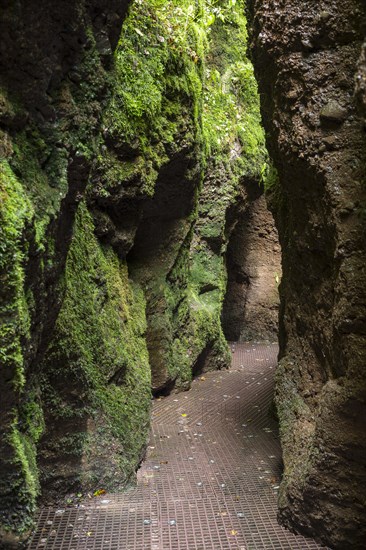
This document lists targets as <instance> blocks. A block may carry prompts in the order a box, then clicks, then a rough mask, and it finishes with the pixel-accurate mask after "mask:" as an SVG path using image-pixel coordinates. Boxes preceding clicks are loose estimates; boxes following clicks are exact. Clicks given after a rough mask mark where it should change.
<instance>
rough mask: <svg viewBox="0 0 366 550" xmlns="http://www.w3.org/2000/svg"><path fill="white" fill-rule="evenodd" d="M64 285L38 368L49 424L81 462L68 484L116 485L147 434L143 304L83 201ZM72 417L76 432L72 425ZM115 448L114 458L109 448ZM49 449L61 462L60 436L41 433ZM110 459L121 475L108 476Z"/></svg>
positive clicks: (133, 461)
mask: <svg viewBox="0 0 366 550" xmlns="http://www.w3.org/2000/svg"><path fill="white" fill-rule="evenodd" d="M65 286H66V294H65V299H64V302H63V306H62V308H61V311H60V314H59V317H58V320H57V324H56V329H55V337H54V339H53V342H52V344H51V346H50V348H49V350H48V352H47V356H46V358H45V361H44V365H43V370H44V379H43V400H44V402H45V404H46V409H47V425H49V426H53V427H56V430H58V431H59V430H63V428H62V426H65V427H67V428H66V432H65V434H64V436H63V437H68V438H69V440H68V442H64V444H63V446H62V447H63V448H64V449H65V452H66V453H67V454H68V455H73V456H74V457H75V458H77V457H83V465H84V466H83V467H80V468H78V469H77V470H76V471H75V474H74V475H75V477H76V479H75V480H74V481H76V482H77V483H79V484H80V485H82V486H84V488H85V487H90V486H91V488H92V486H93V484H95V483H98V482H99V483H100V482H101V481H103V485H104V486H105V487H107V486H115V485H116V484H117V483H118V482H120V483H122V482H125V481H126V480H127V479H128V478H129V477H130V476H131V475H132V473H133V472H134V470H135V468H136V466H137V464H138V462H139V460H140V457H141V449H142V448H143V446H144V443H145V441H146V437H147V431H148V424H149V407H150V371H149V364H148V354H147V350H146V344H145V342H144V339H143V335H144V332H145V330H146V320H145V304H144V298H143V294H142V292H141V290H140V289H138V288H136V287H134V286H133V285H131V284H130V282H129V280H128V273H127V267H126V265H125V264H123V263H121V262H120V260H119V259H118V257H117V256H116V254H115V253H114V252H113V250H112V249H110V248H108V247H106V248H102V247H101V246H100V244H99V243H98V241H97V239H96V238H95V236H94V234H93V223H92V220H91V217H90V215H89V214H88V212H87V210H86V208H85V205H84V204H81V206H80V207H79V211H78V214H77V220H76V226H75V234H74V238H73V241H72V244H71V247H70V251H69V254H68V259H67V265H66V272H65ZM72 419H75V424H74V425H75V430H74V429H73V428H70V426H71V425H72V424H71V423H70V421H71V420H72ZM80 426H83V429H84V430H85V431H84V436H83V437H81V436H82V433H83V432H80ZM66 443H67V444H66ZM113 446H114V447H115V449H116V448H117V449H119V454H118V452H116V450H114V451H111V448H113ZM50 448H53V450H52V452H53V453H54V454H55V455H57V453H61V457H59V458H60V459H62V453H63V451H62V448H60V446H59V442H58V438H53V435H52V433H50V432H47V450H48V451H47V452H49V450H50ZM108 450H109V451H110V452H109V455H110V456H109V457H108V458H106V457H105V456H104V454H105V453H106V452H107V451H108ZM107 454H108V452H107ZM102 457H103V458H102ZM102 461H103V463H102ZM114 461H116V463H118V464H119V470H118V471H115V469H110V471H109V465H110V463H111V462H114ZM46 475H49V476H51V475H52V473H51V472H48V473H46Z"/></svg>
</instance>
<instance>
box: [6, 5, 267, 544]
mask: <svg viewBox="0 0 366 550" xmlns="http://www.w3.org/2000/svg"><path fill="white" fill-rule="evenodd" d="M126 10H127V2H121V1H118V2H117V1H115V0H108V1H107V0H104V1H103V2H83V1H82V0H74V1H73V2H67V3H66V2H47V3H46V2H33V1H30V2H29V1H27V2H17V3H16V4H14V3H12V2H2V22H1V29H0V31H1V36H2V41H1V48H2V50H1V96H0V132H1V134H0V135H1V165H0V166H1V168H0V169H1V173H0V196H1V203H0V240H1V258H0V277H1V281H2V284H1V289H0V300H1V305H0V315H1V333H0V337H1V343H0V349H1V361H2V366H1V370H0V380H1V388H2V399H1V413H0V414H1V416H0V429H1V444H0V445H1V446H0V467H1V472H2V475H1V480H0V495H1V498H0V524H1V528H0V539H1V542H0V544H2V545H3V546H5V545H11V544H14V545H16V544H17V543H18V542H19V541H20V540H21V539H23V538H25V537H26V536H27V533H28V532H29V530H30V528H31V527H32V516H33V514H34V511H35V508H36V504H37V499H38V497H39V495H40V494H41V493H42V495H43V498H44V499H47V500H48V501H54V500H55V499H57V498H60V497H62V495H64V494H68V493H70V491H72V492H73V493H74V494H75V493H78V492H80V493H83V492H85V491H91V492H93V491H94V490H96V489H100V488H103V489H112V490H113V489H114V488H117V487H121V486H124V485H125V484H126V483H127V482H128V481H129V480H130V479H131V478H132V477H133V475H134V471H135V469H136V468H137V466H138V464H139V461H140V460H141V458H142V456H143V452H144V446H145V443H146V438H147V433H148V428H149V409H150V398H151V388H152V390H153V391H155V392H157V393H159V392H162V391H169V390H171V389H172V388H173V387H174V386H175V387H176V388H177V389H179V388H183V389H184V388H187V387H189V384H190V381H191V379H192V375H194V373H196V372H198V371H199V370H201V369H203V368H217V367H219V368H221V367H224V366H225V365H227V363H228V360H229V353H228V349H227V345H226V342H225V339H224V335H223V332H222V329H221V323H220V315H221V309H222V301H223V298H224V293H225V286H226V271H225V250H226V246H227V242H228V239H229V237H230V231H231V228H232V227H234V224H233V223H231V222H232V220H231V214H230V212H231V210H230V209H231V207H232V205H233V204H234V203H235V201H236V200H237V197H238V196H239V195H240V193H241V191H240V189H241V187H242V185H243V183H244V180H245V179H248V178H249V179H251V180H253V181H259V179H260V174H261V173H262V172H263V168H264V166H265V163H266V152H265V147H264V136H263V131H262V129H261V126H260V114H259V103H258V97H257V88H256V82H255V79H254V76H253V71H252V67H251V64H250V63H249V61H248V60H247V58H246V57H245V50H246V39H247V36H246V21H245V18H244V16H243V12H244V9H243V5H242V2H241V1H238V2H237V3H236V4H234V3H231V4H230V5H227V3H226V2H220V3H218V4H217V5H215V6H214V7H213V6H212V4H211V3H210V2H206V1H203V0H202V1H200V2H197V3H196V4H195V5H192V4H191V3H190V2H189V1H188V0H187V1H183V2H180V3H179V6H176V5H175V4H174V3H171V2H168V1H166V2H165V1H163V2H161V1H159V2H156V1H155V0H149V1H147V2H138V1H136V2H134V3H132V4H131V6H130V10H129V12H128V14H127V15H126ZM122 23H123V24H122ZM229 214H230V215H229ZM229 218H230V220H231V221H230V223H229V221H228V220H229Z"/></svg>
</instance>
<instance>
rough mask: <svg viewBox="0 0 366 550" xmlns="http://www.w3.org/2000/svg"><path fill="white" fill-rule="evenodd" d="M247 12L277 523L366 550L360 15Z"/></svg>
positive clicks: (292, 8) (360, 8) (285, 7)
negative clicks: (271, 286)
mask: <svg viewBox="0 0 366 550" xmlns="http://www.w3.org/2000/svg"><path fill="white" fill-rule="evenodd" d="M251 7H252V13H253V22H252V23H253V24H252V38H253V49H252V52H253V59H254V64H255V69H256V73H257V77H258V80H259V87H260V92H261V99H262V115H263V121H264V124H265V127H266V130H267V143H268V147H269V151H270V155H271V157H272V159H273V162H274V164H275V167H276V169H277V171H278V173H277V176H274V177H273V185H272V187H271V191H270V201H271V205H272V209H273V211H274V214H275V219H276V224H277V227H278V230H279V236H280V242H281V246H282V253H283V280H282V283H281V287H280V295H281V309H280V311H281V316H280V364H279V369H278V373H277V386H276V395H277V397H276V402H277V407H278V411H279V417H280V425H281V439H282V444H283V451H284V464H285V471H284V480H283V483H282V486H281V490H280V499H279V503H280V519H281V521H282V522H283V523H284V524H285V525H287V526H290V527H291V528H292V529H295V530H298V531H300V532H302V533H308V534H309V533H316V534H317V536H318V538H319V539H320V540H323V541H325V542H326V543H328V544H329V545H330V546H331V547H332V548H337V549H345V548H350V547H352V548H359V549H360V548H363V547H364V541H365V539H366V533H365V524H364V518H365V500H364V494H365V487H366V478H365V465H366V464H365V460H366V448H365V443H364V442H365V425H364V423H362V422H361V421H360V419H361V418H365V414H366V380H365V369H364V364H365V359H366V356H365V353H366V348H365V334H366V330H365V327H366V325H365V318H366V309H365V288H366V284H365V279H366V273H365V265H366V257H365V248H366V247H365V242H366V241H365V224H364V212H365V205H366V191H365V190H366V188H365V132H364V46H363V45H362V44H363V40H364V21H365V11H364V4H363V3H361V2H357V1H353V0H349V1H347V2H342V3H341V2H337V1H322V2H320V4H317V6H316V8H315V6H314V5H313V4H312V3H311V2H298V3H296V2H289V1H275V2H271V3H270V2H267V1H266V0H257V1H256V2H252V3H251ZM355 77H356V80H355ZM355 82H356V96H355ZM360 107H361V110H359V108H360ZM335 427H336V429H335Z"/></svg>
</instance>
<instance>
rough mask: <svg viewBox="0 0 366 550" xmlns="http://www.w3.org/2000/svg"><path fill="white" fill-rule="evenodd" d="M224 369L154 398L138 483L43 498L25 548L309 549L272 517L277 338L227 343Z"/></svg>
mask: <svg viewBox="0 0 366 550" xmlns="http://www.w3.org/2000/svg"><path fill="white" fill-rule="evenodd" d="M231 347H232V353H233V361H232V367H231V369H230V370H228V371H219V372H211V373H207V374H205V375H203V376H200V377H199V378H197V379H196V380H195V381H194V382H193V384H192V389H191V390H190V391H189V392H185V393H180V394H178V395H177V394H172V395H170V396H169V397H165V398H160V399H157V400H156V401H155V402H154V406H153V418H152V433H151V439H150V446H149V448H148V453H147V457H146V460H145V461H144V463H143V465H142V467H141V469H140V470H139V472H138V483H137V487H136V488H133V489H131V490H128V491H127V492H124V493H118V494H108V495H102V496H100V497H98V498H93V499H91V500H87V501H85V502H83V503H81V504H79V505H78V506H74V507H69V508H68V507H66V508H58V509H55V508H42V509H41V510H40V513H39V518H38V525H37V528H36V530H35V533H34V535H33V537H32V539H31V542H30V545H29V550H35V549H47V550H51V549H52V550H61V549H62V550H66V549H70V550H71V549H73V550H145V549H146V550H234V549H235V550H280V549H286V550H296V549H298V550H305V549H309V550H315V549H317V548H321V547H320V546H319V545H317V544H316V543H315V542H314V541H312V540H310V539H305V538H303V537H301V536H295V535H293V534H292V533H290V532H289V531H286V530H285V529H283V528H282V527H280V526H279V525H278V524H277V521H276V495H277V490H278V484H279V476H280V468H281V452H280V446H279V442H278V436H277V429H276V423H275V422H274V420H273V419H272V418H271V416H270V414H269V411H270V407H271V401H272V395H273V374H274V369H275V366H276V356H277V347H276V346H275V345H263V344H261V345H245V344H232V346H231Z"/></svg>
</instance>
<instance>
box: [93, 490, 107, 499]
mask: <svg viewBox="0 0 366 550" xmlns="http://www.w3.org/2000/svg"><path fill="white" fill-rule="evenodd" d="M105 492H106V491H105V489H97V490H96V491H94V493H93V495H94V496H95V497H100V495H105Z"/></svg>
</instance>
